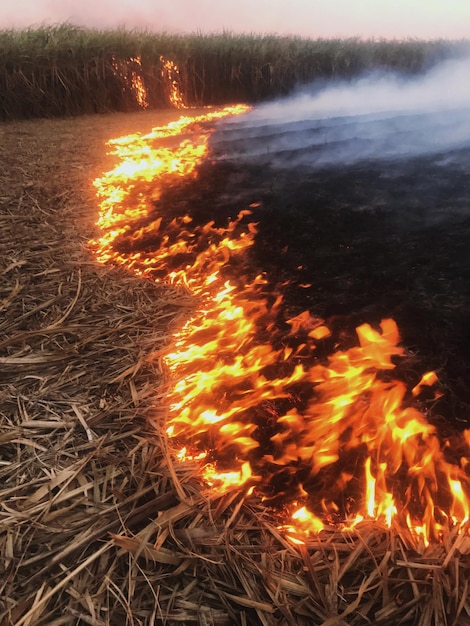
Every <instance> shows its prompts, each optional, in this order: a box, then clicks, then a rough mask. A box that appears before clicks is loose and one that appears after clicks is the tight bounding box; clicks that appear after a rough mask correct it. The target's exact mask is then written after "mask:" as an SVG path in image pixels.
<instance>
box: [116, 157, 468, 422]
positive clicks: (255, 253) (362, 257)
mask: <svg viewBox="0 0 470 626" xmlns="http://www.w3.org/2000/svg"><path fill="white" fill-rule="evenodd" d="M469 156H470V151H469V150H468V149H466V150H464V149H461V150H455V151H453V152H452V153H447V154H435V155H432V156H426V157H415V158H408V159H405V158H404V159H399V160H387V161H363V162H360V163H356V164H352V165H341V166H334V167H333V166H329V167H326V166H324V167H322V168H318V169H312V168H309V167H306V166H299V167H298V168H292V167H286V168H285V169H282V168H280V167H278V166H277V167H273V166H270V165H269V164H266V163H258V164H256V163H250V162H243V161H242V162H240V161H239V160H234V161H231V160H230V159H229V160H217V159H214V160H212V161H206V162H205V163H204V164H203V165H202V166H201V167H200V168H199V171H198V176H197V178H196V179H195V180H191V181H184V182H182V183H181V184H178V185H176V186H169V187H167V188H165V190H164V192H163V194H162V197H161V199H160V201H159V207H158V212H159V213H160V214H161V212H162V211H163V212H164V215H165V219H166V220H171V219H172V218H173V217H175V216H178V215H184V214H185V213H188V214H189V215H190V216H191V217H192V219H193V223H192V227H191V228H193V227H194V226H197V225H199V224H200V225H203V224H205V223H207V222H208V221H210V220H215V223H216V224H217V225H223V224H226V223H227V220H228V219H230V218H232V219H234V218H235V217H236V216H237V214H238V213H239V211H241V210H245V209H247V208H249V207H250V205H252V206H251V208H250V210H251V211H252V215H251V217H250V219H251V220H252V221H255V222H256V223H257V225H258V226H257V229H258V234H257V236H256V239H255V245H254V246H253V248H252V249H251V250H250V251H249V253H248V256H247V257H245V259H244V261H243V263H242V265H240V262H239V261H237V262H236V265H232V266H231V267H229V268H228V270H227V271H228V272H229V273H231V275H232V276H237V277H239V278H240V276H242V278H244V277H245V276H248V275H249V276H254V275H256V274H257V273H259V272H264V273H265V275H266V278H267V280H268V285H267V287H266V293H267V294H268V296H269V295H271V297H273V294H279V293H281V294H282V296H283V301H284V305H283V310H282V313H281V314H280V316H279V317H278V320H277V321H278V325H279V326H280V330H281V334H282V329H286V328H288V327H287V326H286V325H285V324H284V321H285V320H287V319H289V318H290V317H293V316H295V315H297V314H299V313H300V312H302V311H304V310H306V309H308V310H309V311H310V313H311V314H312V315H314V316H317V317H319V318H322V319H324V320H325V321H326V322H327V324H328V326H329V327H330V328H331V329H332V331H333V338H332V339H331V340H329V341H327V342H326V343H325V346H324V354H326V353H328V351H329V350H331V349H334V347H340V348H348V347H350V345H352V343H354V341H355V333H354V329H355V327H356V326H358V325H359V324H362V323H364V322H368V323H370V324H372V325H377V324H378V323H379V322H380V320H382V319H384V318H386V317H392V318H394V319H395V320H396V322H397V323H398V326H399V328H400V331H401V336H402V340H403V344H404V346H405V347H406V348H407V350H408V352H409V355H410V356H409V358H408V359H405V360H404V362H402V363H400V365H399V367H398V375H399V376H401V377H403V378H404V379H405V381H406V382H407V383H408V384H409V385H410V386H413V385H414V384H416V383H417V381H418V380H419V377H420V376H421V374H422V373H423V372H424V371H425V370H427V369H434V370H437V372H438V374H439V378H440V380H441V382H442V384H443V386H444V388H445V394H444V395H443V396H442V398H440V399H439V400H438V401H437V402H433V404H432V410H431V415H430V418H431V419H432V420H437V421H442V423H443V427H444V429H445V428H446V424H449V425H450V424H453V426H454V427H457V428H463V427H468V425H469V424H470V418H469V417H468V416H469V415H470V410H469V409H470V388H469V386H468V383H467V382H466V381H468V378H469V369H470V335H469V332H468V320H469V316H470V301H469V295H470V294H469V287H468V285H469V284H470V216H469V199H470V182H469V178H468V166H467V163H468V158H469ZM288 162H289V156H288V155H286V163H288ZM156 243H157V241H156V240H153V238H152V237H150V238H147V240H146V241H145V245H146V246H147V247H150V248H151V247H152V246H154V245H155V244H156ZM142 244H143V242H142V241H140V242H139V244H138V245H139V246H140V245H142ZM123 245H124V247H127V246H126V245H125V244H123ZM134 247H135V244H134ZM277 340H279V337H277ZM321 353H322V350H320V351H319V353H318V354H319V355H320V356H321ZM428 408H429V407H428ZM441 417H443V418H444V420H441Z"/></svg>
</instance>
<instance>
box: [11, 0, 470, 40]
mask: <svg viewBox="0 0 470 626" xmlns="http://www.w3.org/2000/svg"><path fill="white" fill-rule="evenodd" d="M64 21H69V22H71V23H73V24H77V25H80V26H92V27H98V28H116V27H120V26H124V27H126V28H143V29H147V30H152V31H162V30H165V31H169V32H194V31H202V32H220V31H222V30H229V31H232V32H254V33H277V34H297V35H302V36H305V37H336V36H339V37H350V36H361V37H386V38H409V37H412V38H441V37H442V38H451V39H456V38H470V0H0V28H10V27H14V28H24V27H27V26H31V25H34V24H40V23H60V22H64Z"/></svg>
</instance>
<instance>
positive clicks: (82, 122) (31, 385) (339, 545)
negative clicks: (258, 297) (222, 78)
mask: <svg viewBox="0 0 470 626" xmlns="http://www.w3.org/2000/svg"><path fill="white" fill-rule="evenodd" d="M170 115H174V114H167V113H165V114H160V116H159V117H158V120H157V119H156V117H155V114H151V113H140V114H132V115H129V116H124V115H120V114H116V115H111V116H107V117H96V116H95V117H84V118H79V119H76V120H58V121H38V122H35V123H28V122H21V123H15V124H7V125H4V126H2V127H0V138H1V142H0V151H1V154H0V163H1V166H0V167H1V170H0V179H1V180H0V183H1V186H0V189H1V191H0V203H1V214H0V249H1V254H0V264H1V265H0V276H1V281H0V329H1V333H0V425H1V430H0V450H1V458H0V553H1V558H0V570H1V571H0V623H1V624H2V625H3V624H5V625H8V626H12V625H15V626H68V625H70V626H72V625H77V624H80V625H82V624H83V625H85V624H91V625H94V626H105V625H109V626H121V625H122V626H124V625H129V626H131V625H132V626H138V625H149V626H150V625H153V624H168V625H177V624H201V625H209V624H212V625H230V624H240V625H248V624H262V625H264V626H268V625H273V624H291V625H296V626H297V625H302V624H303V625H309V626H311V625H312V624H314V625H316V624H318V625H320V624H322V625H323V626H340V625H344V624H350V625H354V626H362V625H366V624H375V625H381V626H385V625H397V624H403V625H412V624H413V625H417V626H429V625H431V624H435V625H436V626H437V625H439V626H441V625H449V626H451V625H452V626H465V625H466V624H470V602H469V600H468V573H469V567H470V558H469V556H468V555H467V552H468V551H469V546H468V543H469V540H468V538H467V537H465V536H462V535H456V536H452V535H450V536H449V537H447V538H446V539H445V542H444V543H443V544H442V545H434V546H431V547H429V548H421V549H419V546H418V547H417V546H415V544H414V542H413V541H412V539H411V537H410V536H408V535H407V533H406V532H401V533H400V532H398V531H394V532H390V531H388V530H385V529H383V528H380V527H379V526H377V525H374V524H364V525H363V526H362V527H360V528H359V529H358V531H357V532H356V533H353V534H352V533H337V532H326V533H323V534H321V535H320V536H319V537H315V538H312V539H311V540H309V542H308V543H307V545H300V546H298V545H294V544H293V543H292V542H290V541H289V540H287V539H286V538H285V536H284V535H283V533H282V532H280V530H279V528H278V526H279V524H280V519H279V515H280V514H279V513H275V512H273V511H270V510H268V509H266V508H265V507H264V506H263V505H262V503H261V502H259V501H258V499H257V498H256V497H253V496H251V497H249V498H248V497H246V495H245V493H243V492H242V493H239V492H233V493H230V494H227V495H225V496H223V497H222V496H218V495H217V494H216V493H214V492H211V491H208V490H207V489H206V488H205V486H204V485H203V484H201V480H200V478H199V472H198V468H197V466H195V465H191V464H189V463H188V464H184V465H179V464H178V463H176V462H175V460H174V458H173V456H172V455H171V453H170V450H169V449H168V446H167V442H166V440H165V437H164V436H163V435H162V429H161V420H162V415H163V414H164V405H165V389H166V385H167V380H166V375H165V368H164V365H163V363H162V359H161V355H162V353H163V352H164V349H165V347H166V346H168V344H169V342H170V341H171V328H172V325H173V326H174V325H175V324H176V325H177V324H178V323H180V321H181V320H182V319H183V318H185V317H187V316H188V314H189V312H190V306H191V297H190V296H188V294H187V293H185V292H178V291H177V290H175V289H172V288H170V287H164V286H158V285H155V284H152V283H150V282H148V281H142V280H139V279H138V278H136V277H134V276H132V275H130V274H128V273H127V272H126V271H124V270H122V269H119V268H111V267H103V266H100V265H98V264H97V263H96V262H95V261H94V259H93V258H92V256H91V255H90V253H89V251H88V250H87V248H86V245H85V244H86V241H87V239H88V238H89V237H91V236H92V235H93V228H94V227H93V221H94V219H95V217H96V213H97V206H96V202H95V199H94V197H93V192H92V187H91V180H92V179H93V177H94V176H95V175H97V174H98V173H99V172H100V171H103V170H104V169H106V168H108V167H109V165H110V163H109V162H108V161H107V158H108V157H105V156H104V151H105V148H104V141H105V139H108V138H109V137H112V136H117V135H120V134H123V133H126V132H130V131H135V130H137V129H139V128H140V129H142V130H147V129H148V128H150V127H151V126H152V125H157V123H158V124H161V123H164V122H165V121H168V119H169V117H170ZM417 548H418V549H417Z"/></svg>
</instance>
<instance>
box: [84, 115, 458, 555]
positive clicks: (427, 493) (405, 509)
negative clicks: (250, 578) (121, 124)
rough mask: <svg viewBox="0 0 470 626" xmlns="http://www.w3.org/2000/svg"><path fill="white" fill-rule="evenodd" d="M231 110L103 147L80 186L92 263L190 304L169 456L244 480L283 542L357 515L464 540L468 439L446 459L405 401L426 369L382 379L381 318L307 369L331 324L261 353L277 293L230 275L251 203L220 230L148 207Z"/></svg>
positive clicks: (308, 322) (305, 324) (392, 360)
mask: <svg viewBox="0 0 470 626" xmlns="http://www.w3.org/2000/svg"><path fill="white" fill-rule="evenodd" d="M246 109H247V107H244V106H237V107H227V108H226V109H224V110H222V111H212V112H208V113H207V114H206V115H200V116H193V117H191V116H187V117H181V118H180V119H179V120H178V121H176V122H173V123H171V124H169V125H168V126H166V127H159V128H154V129H153V130H152V131H151V132H150V133H148V134H146V135H130V136H127V137H121V138H119V139H114V140H112V141H110V142H109V143H110V145H111V147H112V150H113V154H115V155H116V156H117V158H118V160H119V162H118V164H117V165H116V167H115V168H114V169H113V170H112V171H110V172H107V173H105V174H104V175H103V176H102V177H101V178H100V179H98V180H97V181H95V185H96V189H97V195H98V198H99V202H100V215H99V220H98V226H99V227H100V238H99V239H97V240H95V241H93V242H91V246H92V248H93V250H94V252H95V254H96V256H97V258H98V259H99V260H100V261H101V262H110V261H111V262H114V263H120V264H123V265H125V266H127V267H128V268H130V269H131V270H132V271H134V272H136V273H137V274H139V275H141V276H144V277H147V278H150V279H152V280H167V281H171V282H174V283H178V284H182V285H185V286H187V287H188V288H189V289H190V290H191V291H192V293H194V294H195V295H196V296H197V298H198V301H199V302H200V306H199V308H198V310H197V311H196V312H195V313H194V315H193V317H192V319H191V320H190V321H189V322H188V323H187V324H186V326H185V327H184V328H183V329H182V330H181V331H180V332H179V333H178V334H177V336H176V337H175V338H174V343H173V347H172V349H171V351H170V352H169V353H168V355H167V357H166V358H167V363H168V366H169V368H170V370H171V372H172V374H173V379H174V385H173V388H172V390H171V391H170V393H169V398H168V419H167V423H166V428H167V435H168V437H169V438H170V439H171V440H172V441H173V442H174V445H175V456H176V457H177V458H178V460H179V462H186V460H187V459H190V460H191V461H192V462H198V463H200V464H201V477H203V478H204V479H205V481H206V483H207V484H208V485H209V486H210V487H211V488H213V489H216V490H217V491H218V492H224V491H227V490H230V489H234V488H236V489H241V488H242V487H243V489H244V490H245V492H246V493H247V494H249V493H251V492H253V491H256V493H258V494H259V495H260V496H261V497H262V498H263V499H264V500H265V502H266V504H267V506H270V505H275V504H278V503H280V504H282V505H284V506H287V507H288V508H289V511H290V521H289V522H287V523H286V525H285V526H284V527H283V528H284V531H285V532H286V534H287V535H288V536H290V537H292V538H293V540H295V541H302V540H303V539H302V537H305V536H306V535H308V533H312V532H320V531H321V530H323V529H324V528H327V527H334V528H341V527H342V528H348V529H350V528H354V527H355V525H357V524H359V523H361V522H363V521H374V522H375V523H380V524H382V525H384V526H386V527H391V526H393V525H394V524H396V525H398V526H400V527H402V528H407V529H408V531H409V533H410V536H412V537H414V538H415V541H416V544H417V545H418V544H420V543H424V545H426V544H427V543H429V542H430V541H433V540H439V539H440V537H441V536H442V534H443V533H444V532H445V531H446V529H449V528H451V529H454V528H457V530H458V532H466V528H467V525H468V521H469V516H470V508H469V507H470V503H469V495H468V494H469V489H470V485H469V479H468V471H467V468H468V467H469V462H470V452H469V443H470V432H469V431H466V432H465V433H464V434H463V437H462V439H461V441H459V449H460V450H461V451H462V452H461V454H460V458H455V454H452V445H451V443H450V442H449V441H446V440H442V438H440V436H439V434H438V432H437V431H436V428H435V427H434V426H433V425H432V424H431V423H430V422H429V421H428V420H427V419H426V417H425V415H424V414H423V413H421V412H420V411H419V410H418V409H417V408H415V407H414V406H413V398H414V397H418V396H419V394H420V393H421V392H422V390H423V389H424V388H432V387H433V386H435V385H436V383H437V382H438V381H437V377H436V375H435V374H434V373H433V372H429V373H427V374H425V375H424V376H423V377H422V379H421V381H420V382H419V383H418V384H417V385H416V386H415V387H414V388H413V390H412V391H411V392H409V391H408V389H407V387H406V386H405V384H404V383H402V382H401V381H399V380H396V379H395V378H394V377H393V370H394V369H395V367H396V363H397V360H398V359H400V358H403V357H404V356H405V354H404V350H403V348H402V347H400V345H399V342H400V339H399V333H398V329H397V326H396V324H395V322H394V321H393V320H390V319H388V320H384V321H382V323H381V324H380V326H379V327H376V328H373V327H371V326H370V325H368V324H363V325H361V326H359V327H358V328H357V339H358V342H357V343H358V345H357V346H356V347H353V348H351V349H349V350H347V351H339V350H338V351H336V352H334V353H333V354H331V355H330V357H329V358H328V359H327V361H321V360H320V359H319V358H318V357H317V348H318V346H320V345H323V344H322V342H324V341H325V340H327V339H328V338H329V337H330V336H331V333H330V330H329V329H328V328H327V326H325V324H324V323H323V321H322V320H319V319H317V318H314V317H313V316H312V315H311V313H309V312H304V313H302V314H301V315H298V316H296V317H295V318H292V319H288V320H285V326H287V327H288V328H289V329H290V330H289V331H287V332H285V334H284V338H283V341H282V342H281V343H279V342H278V344H279V345H282V347H278V348H276V349H275V348H273V347H272V345H271V343H270V342H269V340H266V337H269V336H270V333H278V335H279V332H280V330H279V327H278V326H277V324H278V322H277V321H276V320H278V319H279V317H282V297H281V296H278V297H277V298H268V297H267V294H266V293H265V288H266V280H265V278H264V276H263V275H255V276H245V277H242V276H240V275H239V274H236V275H233V272H232V273H231V271H230V267H231V265H230V264H231V262H232V261H233V260H234V259H236V258H239V257H241V256H242V255H243V254H244V253H245V251H246V250H247V249H248V248H249V247H250V246H252V244H253V242H254V238H255V236H256V225H255V224H254V222H253V218H252V214H251V209H254V208H257V203H256V204H255V205H253V206H252V207H247V208H246V210H244V211H241V212H240V214H239V215H238V216H236V217H235V218H234V219H232V220H231V221H228V222H227V223H226V224H225V225H222V226H221V225H217V226H216V224H215V222H213V221H211V222H209V223H207V224H198V223H194V221H193V219H192V218H191V216H189V215H167V214H166V212H167V209H165V208H162V206H163V205H162V202H163V200H162V199H163V198H164V194H165V189H166V186H167V185H172V184H174V182H175V181H178V180H179V181H188V180H191V179H195V178H196V177H197V175H198V173H197V172H198V170H197V166H198V165H199V164H200V163H202V162H203V161H204V160H205V159H207V157H208V140H209V137H210V133H211V128H210V124H211V123H213V122H214V121H215V120H217V119H219V118H221V117H224V116H227V115H236V114H240V113H243V112H244V111H246ZM178 445H179V451H178ZM183 446H184V447H183Z"/></svg>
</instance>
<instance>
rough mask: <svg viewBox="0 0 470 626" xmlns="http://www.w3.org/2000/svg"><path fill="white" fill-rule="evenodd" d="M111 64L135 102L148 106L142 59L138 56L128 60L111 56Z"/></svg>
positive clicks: (143, 106) (144, 106) (141, 105)
mask: <svg viewBox="0 0 470 626" xmlns="http://www.w3.org/2000/svg"><path fill="white" fill-rule="evenodd" d="M112 66H113V68H114V71H115V73H116V74H117V75H118V76H119V77H120V78H121V79H122V80H123V81H124V83H125V84H126V85H127V86H128V87H129V88H130V89H131V91H132V92H133V94H134V97H135V100H136V102H137V104H138V105H139V106H140V107H141V108H142V109H146V108H147V107H148V106H149V103H148V98H147V89H146V87H145V83H144V79H143V76H142V59H141V57H140V56H137V57H131V58H130V59H128V60H125V61H123V60H121V59H119V60H118V59H117V57H115V56H113V58H112Z"/></svg>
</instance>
